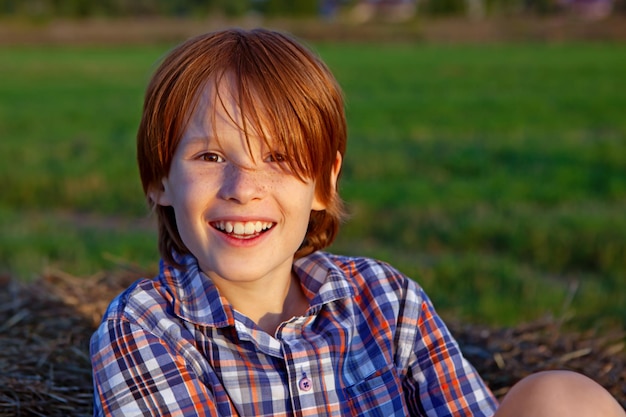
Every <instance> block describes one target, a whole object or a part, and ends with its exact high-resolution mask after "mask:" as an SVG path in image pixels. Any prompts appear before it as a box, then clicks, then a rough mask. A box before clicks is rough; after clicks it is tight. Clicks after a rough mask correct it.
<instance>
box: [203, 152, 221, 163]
mask: <svg viewBox="0 0 626 417" xmlns="http://www.w3.org/2000/svg"><path fill="white" fill-rule="evenodd" d="M200 159H202V160H203V161H206V162H224V158H222V157H221V156H219V155H218V154H216V153H212V152H207V153H203V154H202V155H200Z"/></svg>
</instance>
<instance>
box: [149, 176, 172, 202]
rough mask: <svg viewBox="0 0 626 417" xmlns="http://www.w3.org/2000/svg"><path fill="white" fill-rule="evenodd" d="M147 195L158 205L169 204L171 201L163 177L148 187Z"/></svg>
mask: <svg viewBox="0 0 626 417" xmlns="http://www.w3.org/2000/svg"><path fill="white" fill-rule="evenodd" d="M148 197H150V200H152V202H153V203H154V204H156V205H159V206H171V205H172V202H171V201H170V198H169V196H168V192H167V189H166V187H165V179H163V180H161V182H160V183H158V184H153V185H151V186H150V187H149V189H148Z"/></svg>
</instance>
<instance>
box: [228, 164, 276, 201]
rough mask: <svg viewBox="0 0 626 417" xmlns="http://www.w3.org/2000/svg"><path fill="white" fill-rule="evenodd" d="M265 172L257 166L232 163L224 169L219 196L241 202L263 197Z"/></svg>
mask: <svg viewBox="0 0 626 417" xmlns="http://www.w3.org/2000/svg"><path fill="white" fill-rule="evenodd" d="M262 176H263V174H262V173H261V172H259V170H258V169H256V168H255V167H242V166H237V165H234V164H230V165H229V166H228V167H227V168H226V169H225V170H224V178H223V179H222V186H221V189H220V192H219V196H220V197H221V198H223V199H225V200H232V201H236V202H238V203H240V204H245V203H248V202H249V201H252V200H255V199H259V198H261V196H262V194H263V190H264V188H265V187H264V185H263V181H262V178H260V177H262Z"/></svg>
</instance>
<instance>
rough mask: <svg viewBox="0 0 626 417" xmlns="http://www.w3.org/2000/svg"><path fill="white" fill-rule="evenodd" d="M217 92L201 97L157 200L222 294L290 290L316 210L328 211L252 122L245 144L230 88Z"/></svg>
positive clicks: (311, 185)
mask: <svg viewBox="0 0 626 417" xmlns="http://www.w3.org/2000/svg"><path fill="white" fill-rule="evenodd" d="M218 88H219V95H220V98H219V99H217V98H216V96H215V94H216V92H215V88H212V87H207V88H206V89H204V90H203V91H202V92H201V93H202V96H201V98H200V101H199V103H198V106H197V107H196V110H195V112H194V113H193V114H192V116H191V118H190V120H189V124H188V125H187V128H186V130H185V131H184V133H183V135H182V139H181V141H180V143H179V144H178V147H177V148H176V151H175V153H174V157H173V159H172V164H171V167H170V171H169V174H168V176H167V177H166V178H163V180H162V186H163V187H162V190H156V192H153V195H154V199H155V201H156V202H157V203H158V204H160V205H163V206H171V207H173V209H174V213H175V217H176V226H177V228H178V232H179V234H180V236H181V239H182V241H183V242H184V244H185V246H186V247H187V248H188V249H189V251H190V252H191V253H192V254H193V255H194V256H195V257H196V258H197V259H198V264H199V265H200V268H201V269H202V271H203V272H204V273H205V274H207V275H208V276H209V277H210V278H211V279H212V280H213V281H214V282H215V284H216V285H217V286H218V288H220V287H223V286H224V285H232V284H235V285H237V286H241V284H245V283H247V284H251V283H256V284H262V285H267V284H268V283H269V282H271V281H276V279H278V281H279V282H282V283H285V282H289V280H290V279H291V268H292V263H293V258H294V254H295V252H296V251H297V250H298V248H299V247H300V245H301V244H302V241H303V239H304V236H305V234H306V231H307V227H308V222H309V218H310V214H311V210H324V209H325V208H326V205H325V204H324V203H323V202H322V201H320V199H319V198H317V196H316V191H315V182H314V181H312V180H304V181H303V180H301V179H299V178H298V177H297V176H296V175H294V174H293V173H292V172H290V169H289V165H288V164H287V162H286V161H287V158H289V157H290V155H285V154H283V153H282V150H281V149H271V148H270V146H268V145H267V144H266V141H264V140H263V138H262V137H261V136H260V134H259V133H258V132H257V131H256V130H255V129H254V128H253V125H252V123H250V121H249V120H246V123H247V126H248V130H249V132H248V137H246V135H245V134H244V132H243V131H242V129H241V128H240V126H242V125H243V120H242V117H243V116H242V115H241V112H240V109H239V107H238V106H237V104H236V102H235V101H234V100H233V99H232V97H231V94H230V93H229V91H228V82H227V81H224V82H222V83H221V84H220V86H219V87H218ZM270 144H271V141H270ZM337 165H339V164H337ZM220 289H221V288H220Z"/></svg>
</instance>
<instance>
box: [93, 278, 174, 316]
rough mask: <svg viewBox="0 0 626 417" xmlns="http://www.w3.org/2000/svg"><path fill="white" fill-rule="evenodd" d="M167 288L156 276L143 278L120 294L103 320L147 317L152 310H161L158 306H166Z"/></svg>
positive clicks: (109, 307)
mask: <svg viewBox="0 0 626 417" xmlns="http://www.w3.org/2000/svg"><path fill="white" fill-rule="evenodd" d="M168 298H170V297H168V296H167V290H166V289H165V288H163V285H162V283H161V282H160V280H159V279H158V277H155V278H141V279H139V280H137V281H135V282H134V283H132V284H131V285H130V286H129V287H128V288H126V289H125V290H124V291H122V292H121V293H120V294H118V295H117V296H116V297H115V298H114V299H113V300H112V301H111V303H110V304H109V306H108V308H107V309H106V311H105V313H104V315H103V318H102V321H106V320H116V319H120V320H129V321H133V322H135V321H138V320H141V319H146V318H147V316H149V315H150V312H155V311H160V310H162V309H155V307H156V306H159V305H160V306H162V307H163V308H166V305H167V304H168Z"/></svg>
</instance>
